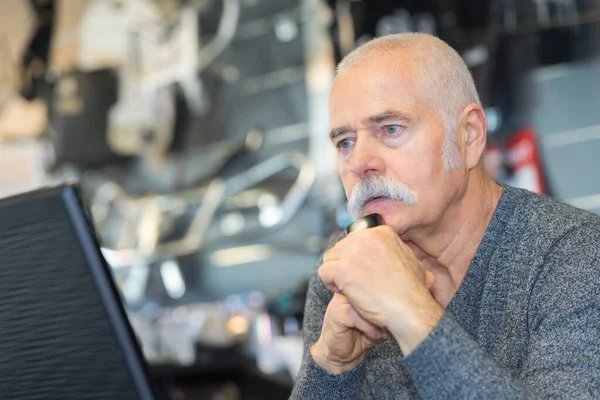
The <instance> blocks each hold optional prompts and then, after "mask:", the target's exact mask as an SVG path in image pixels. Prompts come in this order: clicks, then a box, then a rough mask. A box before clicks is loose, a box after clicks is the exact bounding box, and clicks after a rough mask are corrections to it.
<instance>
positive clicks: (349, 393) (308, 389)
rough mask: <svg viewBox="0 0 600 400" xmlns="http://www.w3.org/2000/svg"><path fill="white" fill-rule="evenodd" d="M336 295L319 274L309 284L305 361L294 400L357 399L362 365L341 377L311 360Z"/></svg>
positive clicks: (305, 326) (305, 315)
mask: <svg viewBox="0 0 600 400" xmlns="http://www.w3.org/2000/svg"><path fill="white" fill-rule="evenodd" d="M331 298H332V295H331V293H330V292H329V291H328V290H327V288H326V287H325V286H324V285H323V282H322V281H321V279H319V277H318V276H317V275H316V274H315V275H314V276H313V277H312V279H311V281H310V284H309V287H308V294H307V298H306V307H305V313H304V326H303V331H304V359H303V361H302V367H301V369H300V373H299V374H298V377H297V379H296V383H295V385H294V390H293V391H292V395H291V397H290V399H292V400H300V399H303V400H304V399H306V400H319V399H327V400H338V399H339V400H342V399H344V400H346V399H357V398H358V392H359V386H360V380H361V375H362V369H363V368H362V364H361V365H359V366H358V367H357V368H355V369H353V370H352V371H349V372H347V373H345V374H341V375H333V374H330V373H328V372H327V371H325V370H324V369H323V368H321V367H319V366H318V365H317V364H316V363H315V362H314V360H313V359H312V357H311V356H310V352H309V349H310V346H312V345H313V343H315V342H316V341H317V339H318V338H319V336H320V335H321V328H322V327H323V317H324V315H325V310H326V309H327V305H328V304H329V301H330V300H331Z"/></svg>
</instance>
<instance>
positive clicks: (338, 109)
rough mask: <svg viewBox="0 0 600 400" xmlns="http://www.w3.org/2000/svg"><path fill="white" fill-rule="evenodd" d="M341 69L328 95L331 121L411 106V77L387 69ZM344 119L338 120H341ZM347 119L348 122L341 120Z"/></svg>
mask: <svg viewBox="0 0 600 400" xmlns="http://www.w3.org/2000/svg"><path fill="white" fill-rule="evenodd" d="M364 72H365V73H360V71H344V73H343V74H344V75H340V76H338V79H336V82H335V83H334V85H333V87H332V90H331V93H330V96H329V113H330V120H331V123H332V124H333V123H335V122H337V121H335V120H338V119H342V120H348V119H349V118H352V119H357V120H360V119H365V118H368V117H370V116H372V115H376V114H379V113H381V112H383V111H386V110H398V111H403V110H405V111H406V112H408V109H410V108H412V106H413V104H414V102H415V100H416V96H415V90H414V88H413V87H412V85H411V82H410V80H407V79H402V78H401V77H399V76H398V75H397V74H390V73H387V72H386V71H382V72H381V73H371V74H366V72H367V71H364ZM340 122H343V121H339V122H337V123H340ZM343 123H347V122H343Z"/></svg>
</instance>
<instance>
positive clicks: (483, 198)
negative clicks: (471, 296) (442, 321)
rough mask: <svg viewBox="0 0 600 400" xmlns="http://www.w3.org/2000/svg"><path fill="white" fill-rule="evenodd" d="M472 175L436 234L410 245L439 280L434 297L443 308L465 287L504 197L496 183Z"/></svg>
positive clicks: (418, 239) (416, 239)
mask: <svg viewBox="0 0 600 400" xmlns="http://www.w3.org/2000/svg"><path fill="white" fill-rule="evenodd" d="M473 175H474V176H471V177H470V178H471V181H470V182H469V185H468V186H467V189H466V191H465V193H464V195H463V196H462V198H461V199H460V200H459V201H457V202H456V203H455V204H453V205H452V206H451V207H449V209H448V212H447V213H446V214H445V215H444V220H443V221H440V223H439V224H438V225H437V226H436V230H435V233H433V234H428V235H423V236H422V237H416V238H411V242H412V243H411V244H409V246H410V247H411V248H412V249H413V251H414V252H415V254H416V255H417V257H418V258H419V259H420V260H421V262H422V263H423V266H424V267H425V269H427V270H429V271H431V272H433V273H434V275H435V276H436V283H435V285H434V287H433V288H432V293H433V295H434V297H435V298H436V300H437V301H438V302H439V303H440V304H442V306H444V307H446V306H447V305H448V303H449V302H450V300H451V299H452V297H453V296H454V294H455V293H456V290H458V287H459V286H460V284H461V283H462V281H463V279H464V277H465V275H466V273H467V270H468V269H469V265H470V264H471V261H472V260H473V257H474V256H475V253H476V252H477V249H478V248H479V245H480V244H481V241H482V239H483V236H484V235H485V232H486V230H487V227H488V225H489V223H490V221H491V219H492V216H493V214H494V211H495V210H496V206H497V205H498V201H499V199H500V196H501V195H502V187H500V186H499V185H498V184H496V183H495V182H494V181H493V180H491V179H490V178H487V177H485V176H482V175H481V174H479V173H476V174H473Z"/></svg>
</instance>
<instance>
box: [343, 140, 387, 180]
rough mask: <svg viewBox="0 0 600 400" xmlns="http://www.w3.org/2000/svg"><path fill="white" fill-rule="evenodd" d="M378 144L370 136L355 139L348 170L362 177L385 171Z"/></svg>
mask: <svg viewBox="0 0 600 400" xmlns="http://www.w3.org/2000/svg"><path fill="white" fill-rule="evenodd" d="M378 145H379V143H378V141H377V140H375V139H374V138H371V137H362V138H360V139H359V140H357V141H356V143H355V144H354V149H353V150H352V154H351V156H350V171H351V172H352V173H353V174H354V175H356V176H358V177H361V178H362V177H365V176H372V175H380V174H383V173H384V172H385V164H384V162H383V160H382V158H381V155H380V154H379V152H380V149H378Z"/></svg>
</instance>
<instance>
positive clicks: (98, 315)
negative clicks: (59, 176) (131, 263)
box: [0, 186, 155, 400]
mask: <svg viewBox="0 0 600 400" xmlns="http://www.w3.org/2000/svg"><path fill="white" fill-rule="evenodd" d="M0 398H2V399H61V400H67V399H77V400H82V399H111V400H112V399H143V400H145V399H154V398H155V393H153V391H152V389H151V385H150V380H149V375H148V371H147V366H146V362H145V360H144V358H143V355H142V353H141V351H140V348H139V346H138V343H137V341H136V339H135V336H134V333H133V331H132V329H131V326H130V325H129V322H128V319H127V316H126V314H125V311H124V309H123V306H122V303H121V300H120V296H119V294H118V292H117V289H116V287H115V285H114V282H113V279H112V276H111V273H110V270H109V267H108V266H107V264H106V262H105V260H104V258H103V257H102V254H101V252H100V248H99V246H98V242H97V240H96V237H95V235H94V230H93V228H92V225H91V222H90V219H89V218H88V215H87V214H86V212H85V210H84V208H83V207H82V203H81V200H80V197H79V195H78V191H77V188H76V187H74V186H61V187H58V188H52V189H43V190H39V191H35V192H31V193H27V194H24V195H20V196H16V197H11V198H7V199H3V200H0Z"/></svg>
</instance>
